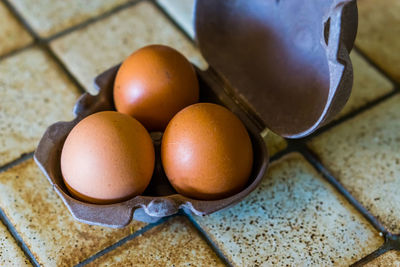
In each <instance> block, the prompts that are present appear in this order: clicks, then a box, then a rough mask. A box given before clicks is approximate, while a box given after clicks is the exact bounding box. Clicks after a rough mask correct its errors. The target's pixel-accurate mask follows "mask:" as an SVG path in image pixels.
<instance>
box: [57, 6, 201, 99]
mask: <svg viewBox="0 0 400 267" xmlns="http://www.w3.org/2000/svg"><path fill="white" fill-rule="evenodd" d="M154 43H160V44H167V45H169V46H172V47H174V48H176V49H177V50H179V51H180V52H182V53H183V54H184V55H185V56H186V57H188V59H189V60H191V61H192V62H194V63H195V64H196V65H199V66H202V67H205V66H206V63H205V62H204V60H203V58H202V57H201V55H200V53H199V52H198V50H197V49H196V48H195V47H194V46H193V44H192V43H191V42H190V41H189V40H188V39H187V38H186V37H184V35H183V34H182V33H181V32H179V31H178V30H177V29H176V28H175V27H174V26H173V24H171V23H170V22H169V21H168V20H167V19H166V18H165V17H164V16H163V15H162V13H161V12H160V11H159V10H158V9H157V8H156V7H155V6H154V5H153V4H151V3H149V2H140V3H138V4H136V5H134V6H132V7H130V8H128V9H126V10H123V11H121V12H119V13H117V14H115V15H114V16H112V17H110V18H107V19H104V20H102V21H100V22H98V23H95V24H93V25H90V26H88V27H87V28H84V29H82V30H79V31H76V32H73V33H71V34H69V35H67V36H65V37H62V38H60V39H57V40H55V41H53V42H52V43H51V47H52V49H53V50H54V51H55V52H56V53H57V54H58V55H59V56H60V58H61V59H62V60H63V61H64V62H65V64H66V65H67V66H68V68H69V69H70V70H71V72H72V73H73V74H74V75H75V76H76V77H77V78H78V80H79V81H80V82H81V83H82V84H83V85H84V86H85V88H86V89H87V90H88V91H90V92H94V89H93V86H92V83H93V82H92V81H93V78H94V77H95V76H96V75H98V74H100V73H101V72H103V71H104V70H106V69H108V68H110V67H111V66H114V65H116V64H118V63H120V62H121V61H122V60H123V59H124V58H125V57H127V56H128V55H130V54H131V53H132V52H133V51H135V50H136V49H138V48H140V47H142V46H145V45H147V44H154ZM116 47H118V49H116Z"/></svg>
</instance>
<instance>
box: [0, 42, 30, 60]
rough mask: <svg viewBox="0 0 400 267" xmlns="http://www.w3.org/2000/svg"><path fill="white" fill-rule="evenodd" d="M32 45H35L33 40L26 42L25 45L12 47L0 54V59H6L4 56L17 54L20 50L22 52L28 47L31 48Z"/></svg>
mask: <svg viewBox="0 0 400 267" xmlns="http://www.w3.org/2000/svg"><path fill="white" fill-rule="evenodd" d="M34 46H35V42H31V43H29V44H27V45H25V46H22V47H19V48H16V49H13V50H11V51H9V52H7V53H5V54H2V55H0V61H1V60H3V59H6V58H9V57H12V56H14V55H16V54H18V53H20V52H23V51H25V50H28V49H29V48H32V47H34Z"/></svg>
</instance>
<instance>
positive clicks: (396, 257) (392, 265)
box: [364, 251, 400, 267]
mask: <svg viewBox="0 0 400 267" xmlns="http://www.w3.org/2000/svg"><path fill="white" fill-rule="evenodd" d="M398 266H400V251H389V252H386V253H385V254H383V255H381V256H379V257H378V258H376V259H374V260H373V261H370V262H368V263H367V264H365V265H364V267H398Z"/></svg>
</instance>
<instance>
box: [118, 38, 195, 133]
mask: <svg viewBox="0 0 400 267" xmlns="http://www.w3.org/2000/svg"><path fill="white" fill-rule="evenodd" d="M198 99H199V84H198V80H197V76H196V73H195V70H194V68H193V66H192V65H191V64H190V62H189V61H188V60H187V59H186V58H185V57H184V56H183V55H182V54H180V53H179V52H178V51H176V50H175V49H172V48H170V47H167V46H163V45H150V46H146V47H143V48H141V49H139V50H137V51H136V52H134V53H133V54H132V55H130V56H129V57H128V58H127V59H126V60H125V61H124V62H123V63H122V65H121V67H120V69H119V70H118V73H117V76H116V78H115V84H114V103H115V107H116V109H117V110H118V111H119V112H122V113H125V114H129V115H131V116H133V117H134V118H136V119H137V120H138V121H140V122H141V123H142V124H143V125H144V126H145V127H146V128H147V129H148V130H150V131H163V130H164V129H165V127H166V126H167V124H168V122H169V121H170V120H171V118H172V117H173V116H174V115H175V114H176V113H177V112H178V111H180V110H181V109H183V108H184V107H186V106H189V105H191V104H194V103H196V102H197V101H198Z"/></svg>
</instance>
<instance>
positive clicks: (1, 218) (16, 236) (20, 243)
mask: <svg viewBox="0 0 400 267" xmlns="http://www.w3.org/2000/svg"><path fill="white" fill-rule="evenodd" d="M0 221H1V222H3V224H4V225H5V226H6V227H7V229H8V231H9V232H10V234H11V235H12V237H13V238H14V239H15V241H16V242H17V244H18V246H19V247H20V248H21V250H22V252H23V253H24V254H25V256H26V257H27V258H28V260H29V261H30V262H31V264H32V265H33V266H35V267H39V266H40V264H39V263H38V262H37V260H36V258H35V257H34V256H33V254H32V252H31V251H30V250H29V248H28V246H27V245H26V244H25V242H24V240H23V239H22V237H21V236H20V235H19V233H18V232H17V230H16V229H15V228H14V226H13V225H12V223H11V222H10V220H9V219H8V218H7V216H6V214H5V213H4V211H3V210H2V209H1V208H0Z"/></svg>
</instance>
